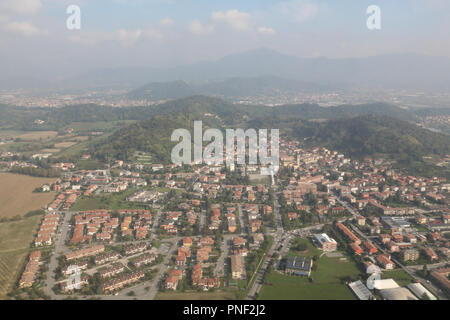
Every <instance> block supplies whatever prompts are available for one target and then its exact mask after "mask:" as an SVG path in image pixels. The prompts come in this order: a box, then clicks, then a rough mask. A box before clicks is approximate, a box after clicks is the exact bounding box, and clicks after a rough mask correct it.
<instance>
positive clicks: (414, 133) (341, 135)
mask: <svg viewBox="0 0 450 320" xmlns="http://www.w3.org/2000/svg"><path fill="white" fill-rule="evenodd" d="M293 134H294V135H295V136H296V137H298V138H301V139H303V140H305V139H306V140H307V141H308V143H310V144H318V145H323V146H326V147H329V148H332V149H336V150H339V151H342V152H344V153H346V154H348V155H351V156H358V157H361V156H373V155H376V154H386V155H390V156H393V157H395V158H398V159H408V158H412V159H416V160H420V159H421V158H422V157H423V156H424V155H428V154H435V155H440V156H444V155H446V154H449V153H450V137H449V136H448V135H445V134H441V133H436V132H432V131H429V130H426V129H422V128H420V127H418V126H416V125H414V124H410V123H408V122H406V121H402V120H398V119H395V118H392V117H387V116H377V115H364V116H358V117H355V118H346V119H334V120H330V121H326V122H304V123H303V124H302V125H300V126H297V127H295V128H293Z"/></svg>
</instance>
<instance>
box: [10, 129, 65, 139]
mask: <svg viewBox="0 0 450 320" xmlns="http://www.w3.org/2000/svg"><path fill="white" fill-rule="evenodd" d="M57 136H58V132H56V131H31V132H26V133H23V134H20V135H18V136H17V137H16V138H18V139H20V140H24V141H40V140H51V139H54V138H56V137H57Z"/></svg>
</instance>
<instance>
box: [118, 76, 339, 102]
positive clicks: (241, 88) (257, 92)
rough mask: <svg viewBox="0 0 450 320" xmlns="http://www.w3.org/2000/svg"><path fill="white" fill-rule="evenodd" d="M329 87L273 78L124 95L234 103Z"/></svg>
mask: <svg viewBox="0 0 450 320" xmlns="http://www.w3.org/2000/svg"><path fill="white" fill-rule="evenodd" d="M331 89H332V87H330V86H325V85H317V84H313V83H310V82H305V81H300V80H290V79H283V78H279V77H274V76H260V77H247V78H238V77H235V78H228V79H225V80H217V81H208V82H205V83H201V84H198V83H197V84H188V83H187V82H185V81H182V80H178V81H169V82H151V83H148V84H146V85H144V86H142V87H140V88H137V89H135V90H132V91H131V92H129V93H128V95H127V96H128V98H131V99H147V100H153V101H159V100H167V99H179V98H185V97H188V96H192V95H208V96H219V97H223V98H227V99H238V98H244V97H250V96H252V97H255V96H275V95H282V94H289V95H290V94H297V93H301V92H303V93H305V92H308V93H311V92H316V93H319V92H326V91H330V90H331Z"/></svg>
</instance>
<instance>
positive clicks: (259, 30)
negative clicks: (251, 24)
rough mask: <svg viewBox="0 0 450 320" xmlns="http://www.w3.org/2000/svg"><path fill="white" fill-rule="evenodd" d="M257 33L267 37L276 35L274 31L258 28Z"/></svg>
mask: <svg viewBox="0 0 450 320" xmlns="http://www.w3.org/2000/svg"><path fill="white" fill-rule="evenodd" d="M258 32H259V33H262V34H267V35H274V34H275V33H276V32H275V30H274V29H272V28H268V27H259V28H258Z"/></svg>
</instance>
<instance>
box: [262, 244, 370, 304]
mask: <svg viewBox="0 0 450 320" xmlns="http://www.w3.org/2000/svg"><path fill="white" fill-rule="evenodd" d="M300 243H302V244H306V246H307V248H306V250H303V251H296V250H295V249H294V248H295V247H296V245H297V244H300ZM321 254H322V251H320V250H319V249H317V248H316V247H315V246H314V245H313V244H312V243H311V242H310V241H309V240H308V239H297V240H295V242H294V243H293V244H292V247H291V250H290V251H289V252H288V256H291V255H296V256H302V257H313V256H317V257H319V256H320V258H319V259H318V260H317V261H315V262H313V264H315V267H314V265H313V269H312V272H311V278H312V279H313V281H312V282H311V281H310V280H309V279H308V278H306V277H300V276H294V275H292V276H291V275H285V274H283V273H280V272H279V271H272V273H271V274H270V276H269V282H270V285H264V286H263V287H262V288H261V291H260V293H259V297H258V298H259V299H262V300H353V299H355V297H354V295H353V293H352V292H351V291H350V289H349V288H348V287H347V285H346V284H345V283H344V281H343V279H344V278H345V277H352V278H354V279H356V278H358V276H359V274H360V273H361V271H360V270H359V269H358V267H357V265H356V263H355V262H354V261H353V260H352V259H351V257H349V256H348V255H347V254H345V253H343V258H346V259H345V260H341V259H340V258H329V257H327V256H326V255H321Z"/></svg>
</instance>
